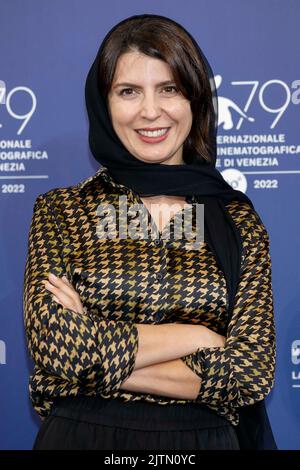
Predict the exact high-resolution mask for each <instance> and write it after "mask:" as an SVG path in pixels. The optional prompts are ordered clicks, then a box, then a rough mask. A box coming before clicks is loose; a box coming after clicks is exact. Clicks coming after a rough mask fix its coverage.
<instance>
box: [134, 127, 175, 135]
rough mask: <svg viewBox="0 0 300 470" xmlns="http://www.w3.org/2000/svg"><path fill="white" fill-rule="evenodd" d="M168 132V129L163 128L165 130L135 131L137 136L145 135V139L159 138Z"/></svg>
mask: <svg viewBox="0 0 300 470" xmlns="http://www.w3.org/2000/svg"><path fill="white" fill-rule="evenodd" d="M168 130H169V128H165V129H158V130H156V131H142V130H140V131H137V132H138V133H139V134H141V135H145V136H146V137H159V136H161V135H164V134H166V133H167V131H168Z"/></svg>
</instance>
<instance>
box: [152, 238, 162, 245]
mask: <svg viewBox="0 0 300 470" xmlns="http://www.w3.org/2000/svg"><path fill="white" fill-rule="evenodd" d="M154 243H155V245H156V246H160V245H161V244H162V241H161V240H160V239H159V238H156V239H155V240H154Z"/></svg>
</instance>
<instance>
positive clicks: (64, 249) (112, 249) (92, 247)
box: [23, 167, 276, 425]
mask: <svg viewBox="0 0 300 470" xmlns="http://www.w3.org/2000/svg"><path fill="white" fill-rule="evenodd" d="M121 195H123V196H126V197H127V201H128V204H134V203H141V200H140V198H139V196H138V194H137V193H135V192H134V191H132V190H131V189H129V188H127V187H126V186H124V185H122V184H120V183H117V182H116V181H115V180H114V179H113V178H112V176H111V175H110V173H109V172H108V170H107V168H105V167H101V168H100V169H99V170H98V171H97V172H96V174H94V175H93V176H90V177H89V178H86V179H85V180H83V181H81V182H80V183H78V184H76V185H74V186H71V187H67V188H55V189H52V190H49V191H48V192H46V193H45V194H40V195H39V196H38V197H37V199H36V201H35V205H34V209H33V216H32V220H31V225H30V230H29V237H28V254H27V260H26V265H25V271H24V293H23V306H24V322H25V330H26V337H27V345H28V349H29V353H30V355H31V357H32V359H33V361H34V366H35V367H34V371H33V374H32V375H31V376H30V380H29V393H30V398H31V401H32V404H33V407H34V409H35V410H36V412H37V413H38V414H39V416H40V417H41V419H42V420H43V419H44V418H45V417H46V416H48V415H49V413H50V409H51V406H52V404H53V401H54V399H55V398H56V397H59V396H76V395H80V394H83V395H90V396H95V395H100V396H102V397H103V398H114V397H119V398H122V399H123V400H124V401H128V400H145V401H148V402H153V403H157V404H159V405H166V404H172V403H188V402H191V401H194V402H195V401H196V402H198V403H202V404H205V405H206V406H208V407H209V408H210V409H212V410H215V411H216V412H217V413H218V414H220V415H222V416H223V417H225V418H226V419H228V420H229V421H230V422H231V423H232V424H233V425H237V424H238V413H237V410H238V408H239V407H242V406H244V405H249V404H252V403H254V402H256V401H259V400H262V399H263V398H265V397H266V396H267V395H268V394H269V392H270V391H271V389H272V387H273V385H274V369H275V355H276V348H275V325H274V314H273V294H272V280H271V260H270V253H269V236H268V233H267V231H266V228H265V227H264V225H263V223H262V221H261V219H260V217H259V216H258V214H257V213H256V212H255V211H253V209H251V208H250V206H249V205H248V204H247V203H246V202H240V201H231V202H230V203H228V204H227V209H228V211H229V212H230V214H231V216H232V218H233V220H234V221H235V223H236V226H237V228H238V230H239V231H240V233H241V236H242V241H243V252H242V270H241V278H240V282H239V287H238V291H237V294H236V298H235V306H234V310H233V316H232V319H231V321H230V323H229V328H228V332H227V339H226V343H225V346H224V347H222V348H221V347H218V348H216V347H214V348H207V347H205V348H199V349H198V350H197V351H196V352H194V353H193V354H189V355H186V356H184V357H182V358H181V360H183V361H184V363H185V364H186V365H187V366H188V367H190V368H191V369H192V370H193V371H194V372H195V373H196V374H197V375H198V376H199V377H200V378H201V385H200V390H199V394H198V397H197V399H196V400H188V399H175V398H171V397H170V398H169V397H166V396H159V395H151V394H146V393H137V392H128V391H124V390H122V389H120V388H119V387H120V385H121V383H122V382H123V381H124V380H125V379H126V378H128V377H129V375H130V374H131V373H132V371H133V368H134V363H135V357H136V354H137V351H138V330H137V327H136V326H135V324H136V323H148V324H160V323H174V322H177V323H193V324H203V325H205V326H206V327H208V328H210V329H212V330H214V331H216V332H217V333H220V334H225V333H224V332H225V324H226V315H227V307H228V296H227V289H226V281H225V277H224V275H223V272H222V271H221V270H220V269H219V267H218V265H217V264H216V260H215V258H214V256H213V254H212V252H211V251H210V249H209V247H208V245H207V244H206V243H205V242H203V243H202V244H201V247H200V249H189V250H188V249H185V247H184V244H185V243H188V240H187V239H184V238H182V239H179V240H178V239H175V237H174V229H173V231H172V227H174V221H175V220H177V219H176V218H177V217H178V216H179V215H180V214H179V213H176V214H175V216H174V217H173V218H172V219H171V223H170V226H171V229H170V232H168V234H169V236H168V237H165V238H164V230H165V228H164V229H163V231H162V233H159V232H157V233H158V236H156V237H155V238H154V239H152V238H148V239H134V238H133V237H129V236H127V237H123V238H122V237H120V236H119V234H120V230H121V227H122V224H123V222H122V217H121V214H120V210H119V209H118V206H119V197H120V196H121ZM191 201H192V208H193V219H192V223H193V224H194V223H195V210H194V203H193V201H194V199H193V198H191ZM187 202H188V200H187ZM108 204H113V206H114V207H115V208H116V212H115V214H117V216H119V225H117V224H115V225H114V227H117V228H115V232H114V236H112V237H111V238H109V237H106V238H105V237H100V236H99V217H100V215H101V214H100V213H101V211H99V207H101V208H102V209H101V210H103V207H106V206H107V205H108ZM129 214H130V212H129ZM148 216H149V219H148V224H149V225H148V226H147V227H148V229H149V227H150V226H151V227H152V230H153V220H152V218H151V215H150V213H149V212H148ZM108 220H109V221H110V222H114V221H115V219H114V215H113V213H112V212H111V213H108ZM139 220H140V219H138V218H136V217H134V216H133V217H132V219H131V223H133V224H134V225H135V226H136V227H138V226H139V223H140V222H139ZM123 225H124V224H123ZM193 227H194V225H193ZM49 271H52V272H53V273H54V274H56V275H57V276H59V277H61V276H63V275H64V274H65V275H66V276H67V277H68V279H69V280H70V281H71V283H72V284H73V286H74V288H75V290H76V291H77V292H78V293H79V295H80V298H81V302H82V304H83V306H84V311H85V314H84V315H80V314H77V313H75V312H73V311H72V310H70V309H66V308H63V306H62V305H60V304H58V303H57V302H56V301H55V300H53V299H52V293H51V292H49V291H47V289H45V288H44V285H43V283H42V280H43V279H46V278H47V276H48V273H49Z"/></svg>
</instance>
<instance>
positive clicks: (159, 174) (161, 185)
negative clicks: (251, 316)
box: [85, 14, 267, 446]
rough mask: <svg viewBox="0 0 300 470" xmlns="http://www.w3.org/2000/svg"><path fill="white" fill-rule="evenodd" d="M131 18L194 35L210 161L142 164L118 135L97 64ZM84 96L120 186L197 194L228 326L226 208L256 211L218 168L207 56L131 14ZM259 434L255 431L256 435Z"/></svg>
mask: <svg viewBox="0 0 300 470" xmlns="http://www.w3.org/2000/svg"><path fill="white" fill-rule="evenodd" d="M133 18H139V19H140V20H144V21H147V19H149V18H163V19H164V20H168V21H169V22H172V23H173V24H175V25H176V26H177V27H180V28H181V29H183V30H184V32H185V33H186V34H187V35H188V36H189V37H190V39H191V40H192V42H193V44H194V46H195V48H196V50H197V51H198V53H199V56H200V58H202V61H203V63H204V64H205V70H206V73H207V76H208V78H209V82H210V86H211V91H212V104H213V106H212V107H211V109H212V110H213V111H212V112H211V116H210V136H211V139H212V142H213V145H212V148H214V151H213V153H212V154H211V161H210V162H209V163H207V162H206V161H205V159H203V158H201V156H199V155H197V154H194V155H190V156H189V157H190V161H191V163H189V164H178V165H169V164H160V163H147V162H143V161H141V160H139V159H138V158H136V157H135V156H133V155H132V154H131V153H130V152H129V151H128V150H127V148H126V147H125V146H124V145H123V143H122V142H121V140H120V139H119V137H118V135H117V134H116V132H115V130H114V128H113V125H112V122H111V120H110V117H109V113H108V108H107V103H106V100H105V98H104V97H103V96H102V94H101V93H100V89H99V86H98V72H99V61H100V58H101V53H102V49H103V47H104V45H105V44H106V41H107V39H108V38H109V36H110V35H111V33H112V32H113V31H114V30H115V29H116V28H118V27H119V26H120V25H121V24H124V23H126V22H127V21H129V20H131V19H133ZM153 44H154V46H155V37H154V38H153ZM85 98H86V106H87V112H88V117H89V124H90V127H89V144H90V148H91V151H92V153H93V155H94V157H95V159H96V160H97V161H98V162H99V163H101V165H103V166H105V167H106V168H107V169H108V170H109V172H110V174H111V175H112V177H113V178H114V179H115V180H116V181H117V182H119V183H121V184H123V185H125V186H127V187H129V188H131V189H132V190H133V191H135V192H136V193H138V194H139V195H140V196H149V195H163V194H164V195H176V196H193V197H195V199H196V201H197V202H198V203H202V204H204V239H205V241H206V242H207V244H208V245H209V247H210V249H211V250H212V252H213V254H214V256H215V258H216V261H217V263H218V265H219V267H220V269H221V270H222V271H223V272H224V276H225V279H226V283H227V289H228V298H229V307H228V320H227V327H228V324H229V322H230V319H231V316H232V310H233V306H234V298H235V294H236V291H237V287H238V282H239V278H240V269H241V253H242V241H241V237H240V233H239V231H238V230H237V228H236V226H235V224H234V221H233V220H232V218H231V216H230V214H229V212H228V211H227V210H226V207H225V204H226V203H228V202H229V201H231V200H233V199H236V200H239V201H246V202H247V203H248V204H249V205H250V206H251V208H253V210H254V207H253V203H252V201H251V200H250V199H249V198H248V197H247V196H246V195H245V194H244V193H242V192H241V191H238V190H234V189H233V188H232V187H231V186H230V185H229V184H228V183H227V182H226V181H225V180H224V178H223V177H222V175H221V173H220V172H219V171H218V170H217V169H216V168H215V165H216V158H217V150H216V149H217V145H216V136H217V125H218V100H217V92H216V85H215V81H214V74H213V72H212V69H211V67H210V65H209V63H208V61H207V59H206V57H205V55H204V53H203V52H202V50H201V49H200V47H199V45H198V44H197V42H196V41H195V39H194V38H193V37H192V36H191V34H190V33H189V32H188V31H186V30H185V29H184V28H183V27H182V26H181V25H179V24H178V23H176V22H175V21H174V20H171V19H170V18H166V17H162V16H160V15H152V14H151V15H150V14H143V15H134V16H131V17H129V18H126V19H125V20H123V21H121V22H119V23H118V24H116V25H115V26H114V27H113V28H112V29H111V30H110V31H109V32H108V33H107V35H106V36H105V38H104V39H103V41H102V44H101V46H100V48H99V50H98V52H97V55H96V58H95V60H94V62H93V64H92V66H91V68H90V70H89V73H88V76H87V79H86V86H85ZM259 403H260V404H261V405H262V406H260V405H259V404H255V405H257V406H259V408H260V409H263V410H264V401H263V402H259ZM255 405H251V406H250V407H248V408H250V411H251V412H253V407H254V406H255ZM251 407H252V408H251ZM264 411H265V410H264ZM252 414H253V413H252ZM260 417H261V415H260ZM258 419H260V418H258ZM264 420H265V422H266V420H267V415H266V413H265V415H264ZM247 425H248V423H247ZM252 425H253V424H252ZM254 425H255V426H256V425H257V422H254ZM256 430H257V429H256V427H255V429H253V433H254V432H255V431H256ZM249 431H250V430H249ZM244 437H245V439H246V441H247V438H248V437H247V436H246V435H245V436H242V438H243V439H244ZM246 441H245V442H244V443H242V442H241V445H242V446H247V445H248V446H252V445H253V442H251V443H250V442H248V443H247V442H246ZM259 445H262V444H258V446H259Z"/></svg>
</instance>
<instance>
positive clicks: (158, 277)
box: [156, 273, 163, 281]
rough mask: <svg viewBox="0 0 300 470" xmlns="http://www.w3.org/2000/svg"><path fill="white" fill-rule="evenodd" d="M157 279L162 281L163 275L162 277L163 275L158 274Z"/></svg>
mask: <svg viewBox="0 0 300 470" xmlns="http://www.w3.org/2000/svg"><path fill="white" fill-rule="evenodd" d="M156 277H157V279H158V280H159V281H160V280H161V279H162V277H163V275H162V273H157V274H156Z"/></svg>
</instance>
